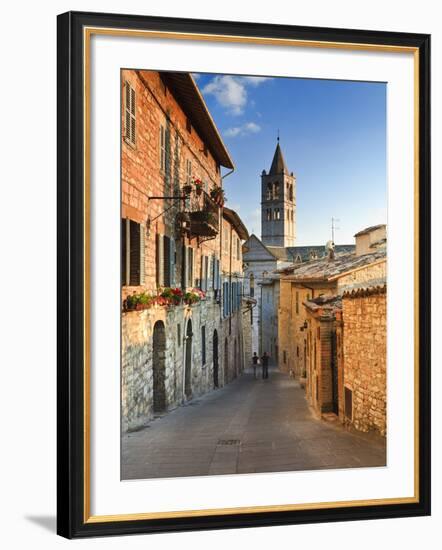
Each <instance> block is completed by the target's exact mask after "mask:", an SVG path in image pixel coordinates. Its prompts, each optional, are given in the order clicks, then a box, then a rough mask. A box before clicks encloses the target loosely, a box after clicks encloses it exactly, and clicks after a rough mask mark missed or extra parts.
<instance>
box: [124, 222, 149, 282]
mask: <svg viewBox="0 0 442 550" xmlns="http://www.w3.org/2000/svg"><path fill="white" fill-rule="evenodd" d="M144 234H145V230H144V225H142V224H139V223H137V222H134V221H133V220H130V219H129V218H126V219H123V220H121V282H122V284H123V286H128V285H129V286H138V285H143V284H144Z"/></svg>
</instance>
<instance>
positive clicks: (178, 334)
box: [176, 323, 181, 347]
mask: <svg viewBox="0 0 442 550" xmlns="http://www.w3.org/2000/svg"><path fill="white" fill-rule="evenodd" d="M176 338H177V344H178V347H181V325H180V323H178V324H177V326H176Z"/></svg>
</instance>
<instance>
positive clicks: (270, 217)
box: [266, 208, 272, 221]
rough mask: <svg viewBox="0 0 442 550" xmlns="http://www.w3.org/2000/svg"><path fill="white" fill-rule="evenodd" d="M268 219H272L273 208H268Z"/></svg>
mask: <svg viewBox="0 0 442 550" xmlns="http://www.w3.org/2000/svg"><path fill="white" fill-rule="evenodd" d="M266 214H267V221H270V220H271V219H272V209H271V208H267V212H266Z"/></svg>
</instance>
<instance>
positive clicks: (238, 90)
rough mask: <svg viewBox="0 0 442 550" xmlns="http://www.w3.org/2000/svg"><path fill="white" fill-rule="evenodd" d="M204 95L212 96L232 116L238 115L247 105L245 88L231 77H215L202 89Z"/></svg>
mask: <svg viewBox="0 0 442 550" xmlns="http://www.w3.org/2000/svg"><path fill="white" fill-rule="evenodd" d="M203 93H204V94H212V95H213V96H215V98H216V100H217V101H218V103H219V104H220V105H222V106H223V107H226V108H227V109H228V111H229V112H230V113H231V114H233V115H240V114H241V113H242V112H243V109H244V107H245V105H246V103H247V92H246V88H245V86H244V85H243V84H242V83H241V81H239V80H238V79H237V78H235V77H233V76H229V75H226V76H215V78H214V79H213V80H211V81H210V82H209V83H208V84H206V86H204V88H203Z"/></svg>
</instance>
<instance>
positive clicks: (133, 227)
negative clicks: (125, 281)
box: [129, 220, 140, 286]
mask: <svg viewBox="0 0 442 550" xmlns="http://www.w3.org/2000/svg"><path fill="white" fill-rule="evenodd" d="M129 227H130V235H129V240H130V265H129V270H130V274H129V284H130V285H131V286H137V285H139V284H140V224H138V223H136V222H134V221H132V220H130V226H129Z"/></svg>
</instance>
